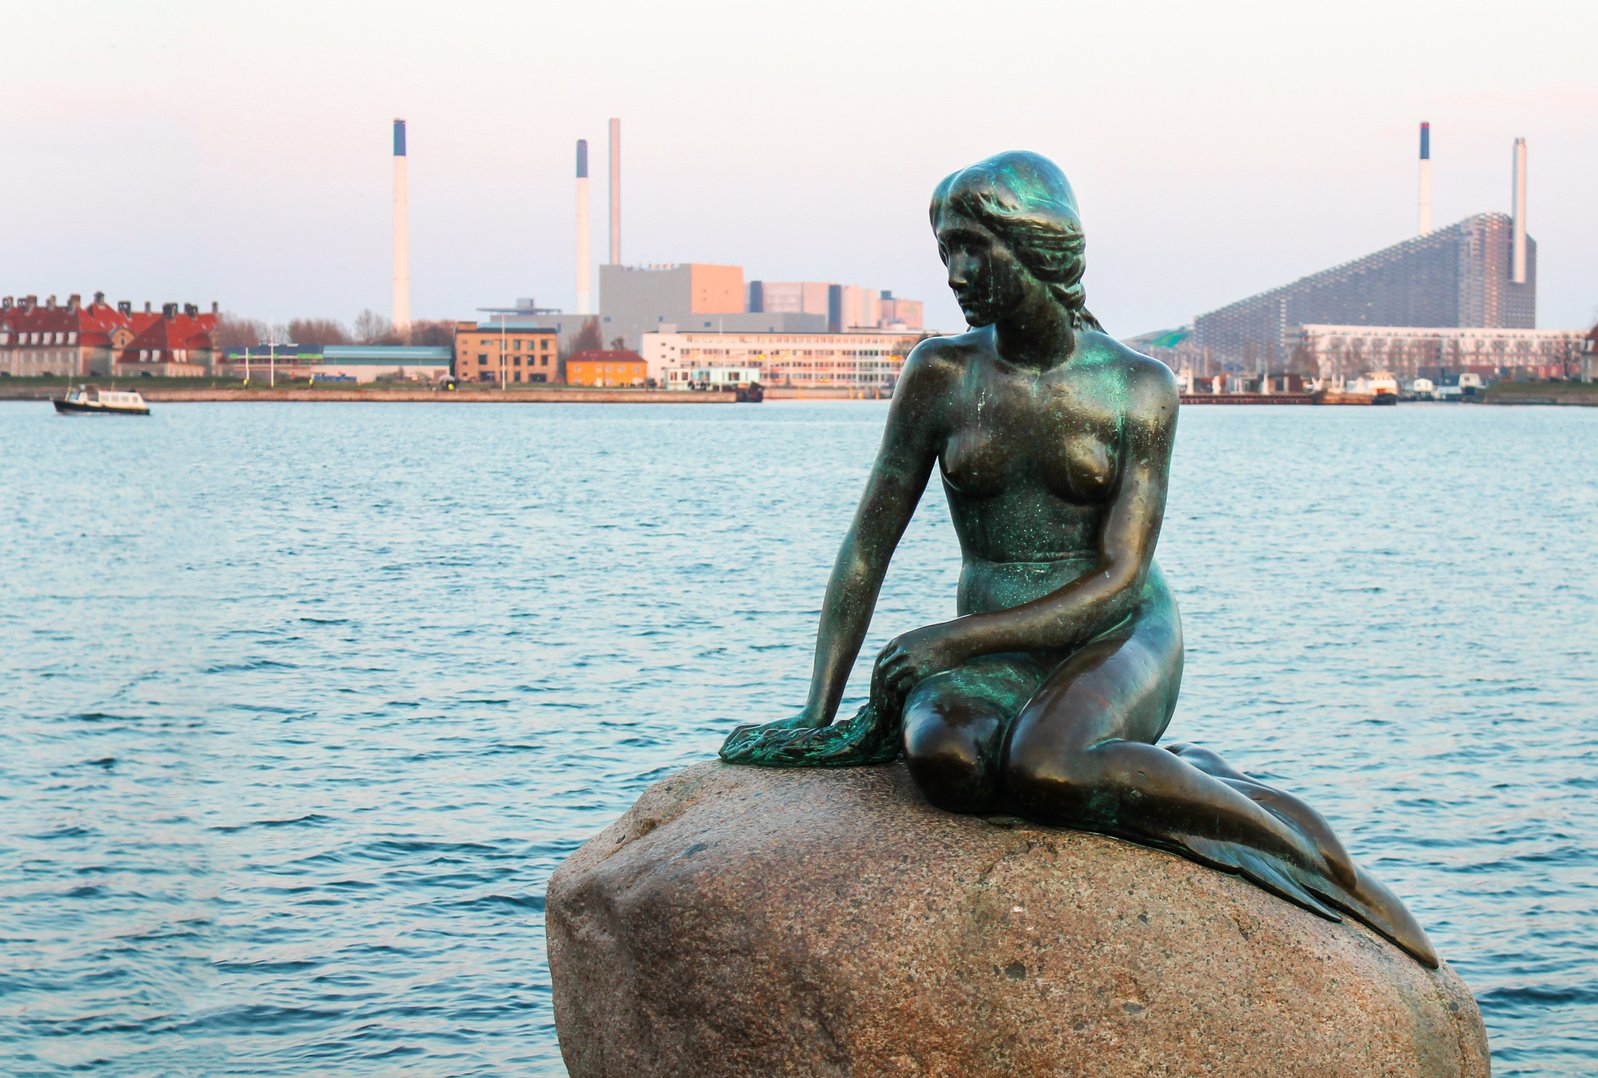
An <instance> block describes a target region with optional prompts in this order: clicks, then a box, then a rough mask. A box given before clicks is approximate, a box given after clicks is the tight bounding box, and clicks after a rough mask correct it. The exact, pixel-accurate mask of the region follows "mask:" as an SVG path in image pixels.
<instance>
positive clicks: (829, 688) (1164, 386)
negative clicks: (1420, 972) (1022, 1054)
mask: <svg viewBox="0 0 1598 1078" xmlns="http://www.w3.org/2000/svg"><path fill="white" fill-rule="evenodd" d="M931 213H932V228H933V232H934V233H935V234H936V236H937V241H938V253H939V255H940V256H941V257H942V259H943V262H944V265H945V266H947V268H948V280H949V287H950V289H952V290H953V292H954V295H955V298H956V299H957V300H958V302H959V304H960V309H961V311H962V312H963V313H964V315H965V318H966V321H967V322H968V323H969V324H970V327H971V328H970V330H969V331H968V332H966V333H963V334H959V335H957V336H949V337H934V338H931V339H928V340H925V341H922V342H921V343H920V344H919V345H917V346H916V348H915V349H914V350H913V351H912V352H911V354H910V355H909V357H908V358H907V359H906V361H905V364H904V369H903V372H902V374H901V376H900V380H899V384H898V387H897V389H896V392H895V394H894V399H893V403H892V406H891V408H890V410H889V413H888V420H887V427H886V430H885V432H884V434H883V439H882V445H881V447H880V449H879V450H878V453H877V459H876V463H875V465H874V467H873V469H872V471H871V476H870V479H869V480H868V481H867V483H866V489H865V493H864V494H863V496H862V497H861V499H860V505H859V508H858V509H857V510H856V511H855V516H854V521H853V524H852V525H851V527H850V529H849V532H848V534H847V535H846V536H845V537H844V540H843V545H842V547H841V549H840V550H839V551H838V557H837V561H836V563H835V564H834V566H833V569H832V575H831V578H830V579H829V581H828V583H827V591H826V598H825V601H824V603H823V605H822V610H821V624H820V628H819V630H818V633H817V640H816V657H815V666H814V670H813V673H812V676H811V682H810V693H809V698H808V700H807V702H806V704H805V706H804V709H803V710H802V711H800V712H799V714H798V715H795V716H793V717H792V718H788V719H781V720H778V721H776V722H772V723H767V724H764V725H753V726H740V727H739V728H738V729H736V730H735V731H733V733H732V734H731V735H730V736H729V737H728V738H727V740H726V742H725V744H724V745H723V746H722V748H721V757H722V759H724V760H726V761H728V762H729V763H738V764H754V765H760V766H766V767H840V766H849V765H856V764H873V763H885V762H888V761H891V760H893V759H895V758H896V757H898V756H899V754H900V753H903V755H904V759H905V763H906V766H907V768H908V770H909V773H910V775H911V776H912V778H913V779H914V781H915V783H916V785H917V786H918V787H919V788H920V789H921V790H922V791H923V792H924V793H925V795H926V797H927V799H928V800H929V801H930V802H932V803H933V804H935V805H938V806H940V807H942V808H944V809H947V810H949V811H953V812H964V813H1015V814H1018V815H1021V816H1024V817H1026V818H1028V819H1031V820H1035V821H1038V822H1041V823H1045V824H1051V825H1058V826H1068V827H1073V828H1078V829H1083V830H1089V831H1097V832H1102V833H1107V834H1111V835H1116V836H1119V837H1122V838H1125V839H1129V840H1132V841H1134V842H1139V843H1143V844H1145V845H1150V846H1156V847H1160V848H1163V849H1167V850H1171V851H1174V852H1177V853H1180V854H1183V855H1185V856H1187V857H1190V858H1193V859H1194V860H1197V861H1200V862H1202V863H1204V864H1207V865H1210V866H1213V867H1215V868H1218V869H1222V870H1225V871H1229V872H1235V873H1238V874H1240V875H1242V876H1243V877H1245V878H1247V879H1249V880H1251V881H1253V882H1254V883H1255V884H1258V885H1259V886H1261V887H1264V888H1266V889H1268V890H1270V891H1272V892H1274V893H1276V894H1278V895H1280V896H1282V897H1283V898H1286V899H1288V900H1290V901H1292V902H1295V903H1297V904H1299V905H1301V906H1303V907H1305V908H1307V909H1309V910H1311V911H1313V912H1315V913H1317V914H1320V915H1322V916H1324V917H1328V918H1331V919H1334V920H1336V919H1339V917H1340V914H1347V915H1350V916H1353V917H1354V918H1356V919H1358V920H1359V921H1362V922H1363V923H1365V924H1366V925H1369V926H1370V927H1371V928H1372V929H1374V930H1375V931H1377V932H1378V933H1380V934H1381V935H1383V936H1385V937H1386V938H1387V939H1389V940H1391V941H1392V942H1393V943H1395V944H1397V945H1398V946H1399V947H1401V948H1403V949H1404V950H1405V951H1407V952H1409V953H1410V954H1411V955H1413V956H1414V957H1415V958H1416V959H1418V960H1419V961H1421V962H1423V963H1425V964H1426V965H1428V966H1433V967H1435V966H1436V965H1437V956H1436V953H1435V952H1434V951H1433V949H1432V946H1431V944H1430V942H1429V941H1428V940H1427V938H1426V933H1425V932H1424V931H1423V930H1422V929H1421V927H1420V925H1419V924H1417V923H1416V921H1415V920H1414V918H1413V917H1411V916H1410V914H1409V912H1408V911H1407V910H1406V909H1405V908H1404V906H1403V904H1402V903H1400V902H1399V901H1398V899H1397V898H1395V897H1394V896H1393V895H1392V893H1391V892H1389V891H1388V890H1387V889H1386V888H1385V887H1383V886H1382V885H1381V884H1379V883H1377V882H1376V881H1375V880H1373V879H1371V878H1370V877H1369V876H1367V875H1366V874H1365V873H1364V872H1363V871H1362V870H1361V869H1360V868H1359V866H1358V865H1356V864H1355V863H1354V861H1353V860H1352V859H1351V858H1350V857H1349V855H1348V852H1347V851H1346V850H1345V849H1344V848H1343V845H1342V843H1340V842H1339V841H1338V839H1337V837H1336V835H1335V834H1333V832H1332V829H1331V827H1330V826H1329V825H1328V824H1327V822H1326V821H1325V820H1324V819H1323V818H1322V817H1321V816H1320V815H1319V814H1318V813H1317V812H1315V810H1313V809H1311V808H1310V807H1309V806H1308V805H1306V804H1304V803H1303V802H1302V801H1300V800H1298V799H1297V798H1295V797H1293V796H1291V795H1290V794H1287V793H1284V792H1282V791H1281V790H1278V789H1274V788H1273V787H1270V786H1267V785H1265V784H1264V783H1261V782H1259V781H1256V780H1254V779H1251V778H1249V777H1248V776H1247V775H1245V774H1243V773H1242V772H1240V771H1237V770H1235V769H1233V768H1231V767H1229V766H1228V765H1227V764H1226V763H1225V762H1224V761H1223V760H1222V759H1221V758H1220V757H1218V756H1217V755H1215V754H1214V753H1212V752H1209V751H1206V750H1203V749H1199V748H1195V747H1193V746H1189V745H1180V744H1172V745H1166V746H1158V745H1157V744H1156V743H1157V742H1158V741H1159V738H1160V735H1161V734H1163V733H1164V732H1165V728H1166V725H1167V724H1168V723H1169V722H1170V719H1171V714H1172V712H1173V710H1174V709H1175V706H1176V698H1177V691H1178V689H1179V687H1180V685H1181V680H1182V623H1181V616H1180V614H1179V612H1178V610H1177V605H1176V600H1175V599H1174V598H1173V597H1172V595H1171V592H1170V589H1169V588H1168V586H1167V585H1166V582H1165V578H1164V576H1163V575H1161V573H1160V570H1159V567H1158V566H1157V565H1156V564H1155V562H1154V546H1155V542H1156V541H1157V540H1158V538H1159V534H1160V524H1161V520H1162V518H1163V516H1164V512H1165V496H1166V487H1167V483H1168V480H1169V473H1170V459H1171V447H1172V441H1173V438H1174V435H1175V431H1176V415H1177V399H1178V398H1177V390H1176V384H1175V380H1174V378H1173V377H1172V375H1171V372H1170V371H1169V370H1168V369H1167V368H1166V367H1165V366H1164V365H1163V364H1161V363H1159V362H1157V361H1155V360H1153V359H1150V358H1148V357H1147V356H1144V355H1141V354H1139V353H1137V352H1135V351H1132V350H1131V349H1129V348H1127V347H1126V346H1125V345H1122V344H1121V343H1119V342H1118V341H1116V340H1115V339H1113V338H1112V337H1110V336H1108V335H1107V334H1105V333H1104V331H1103V329H1102V327H1101V326H1100V325H1099V323H1098V320H1097V319H1095V318H1094V317H1093V315H1092V314H1090V313H1089V312H1088V309H1087V306H1086V301H1085V294H1084V290H1083V286H1082V275H1083V270H1084V267H1085V263H1084V258H1083V252H1084V248H1085V243H1084V239H1083V232H1082V223H1081V219H1080V217H1079V215H1078V212H1077V206H1076V198H1075V195H1074V194H1073V192H1072V190H1071V186H1070V183H1069V182H1068V181H1067V179H1066V177H1065V174H1064V173H1063V172H1061V171H1060V169H1059V168H1058V167H1056V166H1055V165H1054V164H1053V163H1052V162H1050V161H1048V160H1047V159H1045V158H1043V157H1040V156H1038V155H1037V154H1033V153H1024V152H1010V153H1002V154H999V155H997V156H995V157H991V158H988V159H987V160H985V161H981V162H979V163H977V164H975V165H972V166H971V167H969V168H966V169H962V170H961V171H959V172H956V173H954V174H953V175H951V176H949V177H948V178H947V179H945V180H944V181H943V182H942V183H940V184H939V185H938V187H937V190H936V191H935V192H934V193H933V196H932V209H931ZM934 466H936V467H937V468H938V471H939V475H940V477H941V478H942V481H943V489H944V493H945V495H946V496H947V499H948V505H949V513H950V516H951V517H952V518H953V522H954V529H955V533H956V535H957V536H958V538H959V543H960V550H961V555H962V568H961V573H960V583H959V594H958V598H957V613H958V616H957V617H955V618H954V620H952V621H946V622H942V623H939V624H936V625H927V626H924V627H922V628H919V629H914V630H912V631H910V632H907V633H903V634H901V635H900V636H898V637H895V638H894V639H893V640H892V641H891V642H889V644H888V646H887V647H885V648H884V649H883V650H882V652H881V654H880V655H878V657H877V660H876V664H875V666H874V668H873V672H872V679H871V689H870V695H869V698H868V701H867V703H866V704H865V705H864V706H863V707H862V708H861V709H860V710H859V712H858V713H857V714H856V715H855V716H854V717H853V718H852V719H849V720H846V721H843V722H836V723H835V722H834V721H833V719H834V717H835V716H836V714H837V710H838V706H839V702H840V701H841V699H842V697H843V692H844V686H845V683H846V682H847V680H848V677H849V670H850V667H851V666H852V665H853V663H854V660H855V657H856V656H857V655H858V654H859V651H860V647H861V644H862V642H863V641H864V639H865V635H866V630H867V627H868V626H869V625H870V622H871V614H872V609H873V607H874V606H875V603H876V598H877V593H878V590H879V589H880V587H881V585H882V581H883V577H884V575H885V574H886V572H887V569H888V561H889V559H890V558H891V557H892V555H893V551H894V548H895V547H896V546H897V544H898V542H899V539H900V537H901V536H902V535H903V534H904V530H905V527H906V526H907V525H908V524H909V522H910V517H911V514H912V513H913V512H914V511H915V508H916V504H917V502H918V501H919V500H920V498H921V495H922V493H923V491H924V490H925V488H926V484H927V480H928V479H929V478H930V476H931V474H932V469H933V467H934Z"/></svg>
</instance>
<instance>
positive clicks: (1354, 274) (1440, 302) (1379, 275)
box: [1193, 213, 1537, 370]
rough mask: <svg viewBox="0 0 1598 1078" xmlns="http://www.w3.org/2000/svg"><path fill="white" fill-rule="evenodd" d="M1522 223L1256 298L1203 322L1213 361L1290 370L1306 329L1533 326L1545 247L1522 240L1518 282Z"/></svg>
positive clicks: (1410, 246)
mask: <svg viewBox="0 0 1598 1078" xmlns="http://www.w3.org/2000/svg"><path fill="white" fill-rule="evenodd" d="M1516 239H1517V230H1516V228H1515V222H1514V220H1513V219H1511V218H1510V217H1509V216H1508V215H1507V214H1503V213H1480V214H1476V215H1475V216H1473V217H1467V218H1465V219H1464V220H1463V221H1460V222H1458V223H1457V224H1454V225H1451V226H1448V227H1446V228H1441V229H1437V230H1435V231H1433V232H1429V233H1427V234H1425V235H1420V236H1413V237H1411V238H1410V239H1407V240H1404V241H1403V242H1402V243H1396V244H1394V245H1392V246H1391V247H1386V248H1383V249H1382V250H1380V251H1377V252H1375V253H1374V254H1369V255H1366V256H1365V257H1364V258H1359V259H1355V260H1354V261H1352V262H1346V263H1344V264H1343V265H1340V266H1334V267H1332V268H1331V269H1328V270H1323V271H1321V272H1320V273H1315V274H1311V275H1310V276H1308V277H1304V278H1301V279H1299V280H1297V281H1294V282H1293V283H1292V284H1287V285H1283V286H1281V287H1280V288H1273V289H1271V290H1270V291H1268V292H1261V293H1259V294H1258V295H1255V296H1250V297H1249V298H1247V299H1243V300H1239V301H1238V302H1236V303H1232V304H1228V305H1227V306H1225V307H1222V308H1220V309H1218V310H1214V311H1210V312H1209V313H1207V314H1201V315H1199V316H1198V318H1197V319H1196V320H1195V322H1194V326H1193V329H1194V343H1195V345H1196V346H1197V349H1198V351H1199V352H1200V353H1201V354H1203V355H1205V356H1207V357H1208V358H1209V360H1210V361H1211V362H1217V363H1221V364H1229V365H1240V366H1242V367H1243V369H1245V370H1254V369H1259V368H1280V367H1281V366H1283V365H1284V364H1285V363H1286V362H1287V361H1289V360H1290V359H1291V356H1292V343H1291V342H1292V336H1293V334H1294V332H1295V331H1296V330H1297V329H1298V328H1299V327H1300V326H1305V325H1327V324H1331V325H1339V326H1419V327H1454V328H1461V327H1478V328H1495V329H1496V328H1503V329H1531V328H1532V327H1533V326H1535V325H1536V314H1537V244H1536V241H1535V240H1532V239H1531V238H1530V237H1529V236H1524V235H1523V234H1522V242H1523V244H1524V251H1525V255H1524V259H1525V264H1524V278H1525V280H1524V282H1523V283H1516V282H1515V281H1514V280H1513V279H1512V270H1513V269H1514V268H1515V267H1514V266H1513V265H1512V262H1513V260H1514V253H1515V249H1516Z"/></svg>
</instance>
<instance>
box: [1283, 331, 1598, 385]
mask: <svg viewBox="0 0 1598 1078" xmlns="http://www.w3.org/2000/svg"><path fill="white" fill-rule="evenodd" d="M1585 339H1586V331H1584V330H1580V329H1485V328H1480V327H1449V326H1442V327H1438V326H1361V325H1342V326H1334V325H1306V326H1295V327H1293V329H1292V330H1291V331H1290V332H1289V334H1288V343H1289V348H1290V353H1291V357H1292V365H1293V367H1294V369H1296V370H1307V371H1308V372H1309V373H1310V374H1312V375H1313V376H1314V377H1317V378H1319V379H1321V380H1322V381H1323V382H1324V383H1326V384H1328V385H1334V386H1336V385H1342V384H1343V383H1345V382H1349V381H1352V380H1354V379H1356V378H1359V377H1360V376H1362V375H1364V374H1367V373H1369V372H1371V371H1378V370H1385V371H1391V372H1392V373H1393V374H1394V375H1395V376H1396V377H1397V378H1399V379H1400V380H1401V381H1405V382H1408V381H1413V380H1414V379H1415V378H1418V377H1421V376H1426V377H1437V376H1439V375H1441V376H1445V377H1446V376H1457V375H1459V374H1460V373H1463V372H1471V373H1475V374H1482V375H1488V376H1490V377H1505V376H1508V375H1511V374H1515V375H1521V376H1524V377H1532V378H1568V377H1579V374H1578V372H1579V371H1580V369H1581V353H1582V346H1583V341H1584V340H1585Z"/></svg>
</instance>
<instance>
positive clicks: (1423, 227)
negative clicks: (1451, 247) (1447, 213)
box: [1417, 123, 1432, 236]
mask: <svg viewBox="0 0 1598 1078" xmlns="http://www.w3.org/2000/svg"><path fill="white" fill-rule="evenodd" d="M1417 227H1418V233H1419V235H1422V236H1424V235H1426V234H1427V233H1429V232H1431V230H1432V125H1431V124H1428V123H1423V124H1421V125H1420V213H1419V221H1418V226H1417Z"/></svg>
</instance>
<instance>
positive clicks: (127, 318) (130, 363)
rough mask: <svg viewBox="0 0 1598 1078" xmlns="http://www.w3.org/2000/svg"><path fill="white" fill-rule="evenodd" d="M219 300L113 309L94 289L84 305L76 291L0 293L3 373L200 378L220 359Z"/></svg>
mask: <svg viewBox="0 0 1598 1078" xmlns="http://www.w3.org/2000/svg"><path fill="white" fill-rule="evenodd" d="M216 321H217V313H216V305H215V304H212V305H211V311H210V312H209V313H201V311H200V309H199V308H198V307H197V306H195V305H194V304H184V305H182V306H180V305H179V304H176V303H167V304H163V305H162V308H161V310H160V311H158V312H157V311H153V310H151V306H150V304H149V303H146V304H145V305H144V310H142V311H135V310H134V309H133V304H131V303H129V302H127V301H125V300H124V301H122V302H119V303H117V304H116V305H115V306H114V307H113V306H111V305H110V304H108V303H106V302H105V293H103V292H96V293H95V294H94V298H93V300H92V301H91V302H90V303H89V304H87V305H85V304H84V303H83V302H82V297H80V296H78V295H76V294H74V295H72V296H69V297H68V298H67V302H66V303H65V304H57V303H56V299H55V297H54V296H49V297H47V298H46V300H45V302H44V303H42V304H41V303H40V302H39V300H38V297H37V296H22V297H12V296H5V297H0V371H3V372H5V373H6V374H9V375H11V376H12V377H17V378H26V377H40V376H52V377H55V376H59V377H65V378H91V377H108V376H114V377H138V376H140V375H142V374H150V375H162V376H166V377H200V376H203V375H206V374H209V373H211V369H212V367H213V365H214V360H215V346H214V343H213V340H212V335H213V333H214V332H215V330H216Z"/></svg>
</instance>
